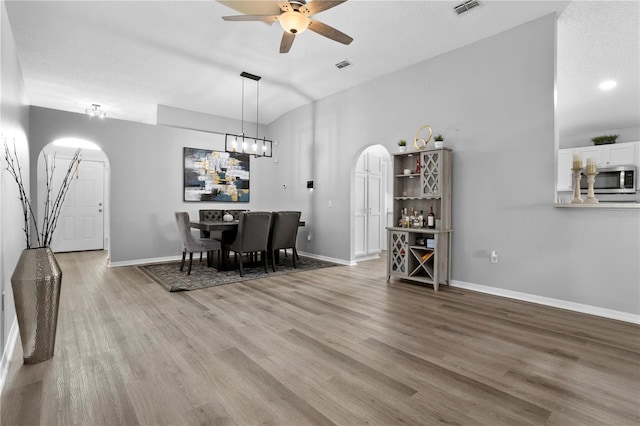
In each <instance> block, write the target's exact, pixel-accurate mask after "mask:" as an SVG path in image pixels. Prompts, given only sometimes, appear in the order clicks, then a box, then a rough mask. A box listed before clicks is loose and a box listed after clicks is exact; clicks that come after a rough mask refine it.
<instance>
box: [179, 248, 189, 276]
mask: <svg viewBox="0 0 640 426" xmlns="http://www.w3.org/2000/svg"><path fill="white" fill-rule="evenodd" d="M186 255H187V252H186V251H183V252H182V262H180V272H182V270H183V269H184V258H185V256H186Z"/></svg>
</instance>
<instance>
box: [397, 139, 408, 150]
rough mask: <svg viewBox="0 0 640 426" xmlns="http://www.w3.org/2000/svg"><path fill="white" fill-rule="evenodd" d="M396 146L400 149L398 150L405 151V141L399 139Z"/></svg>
mask: <svg viewBox="0 0 640 426" xmlns="http://www.w3.org/2000/svg"><path fill="white" fill-rule="evenodd" d="M398 148H399V149H400V152H405V151H406V150H407V141H406V140H404V139H400V141H399V142H398Z"/></svg>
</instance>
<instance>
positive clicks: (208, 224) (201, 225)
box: [189, 220, 306, 271]
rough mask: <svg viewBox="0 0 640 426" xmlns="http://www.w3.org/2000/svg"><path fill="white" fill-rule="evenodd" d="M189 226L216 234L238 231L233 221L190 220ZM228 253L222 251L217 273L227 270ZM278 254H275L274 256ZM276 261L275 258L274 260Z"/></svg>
mask: <svg viewBox="0 0 640 426" xmlns="http://www.w3.org/2000/svg"><path fill="white" fill-rule="evenodd" d="M305 225H306V222H305V221H303V220H301V221H299V222H298V227H304V226H305ZM189 226H190V227H192V228H195V229H199V230H201V231H208V232H216V231H235V230H237V229H238V221H237V220H233V221H230V222H226V221H223V220H192V221H189ZM228 255H229V253H228V252H227V251H226V250H224V249H223V250H222V262H221V264H220V265H216V267H217V269H218V270H219V271H226V270H229V265H228V262H227V258H228ZM277 255H278V253H276V256H277ZM276 260H277V258H276Z"/></svg>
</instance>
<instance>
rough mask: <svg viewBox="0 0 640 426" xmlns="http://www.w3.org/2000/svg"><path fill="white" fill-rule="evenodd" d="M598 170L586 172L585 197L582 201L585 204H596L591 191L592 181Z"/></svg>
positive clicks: (596, 201)
mask: <svg viewBox="0 0 640 426" xmlns="http://www.w3.org/2000/svg"><path fill="white" fill-rule="evenodd" d="M597 174H598V172H587V173H586V175H587V199H586V200H585V201H584V203H585V204H598V203H599V202H600V201H598V200H597V199H596V197H595V195H594V193H593V183H594V182H595V180H596V175H597Z"/></svg>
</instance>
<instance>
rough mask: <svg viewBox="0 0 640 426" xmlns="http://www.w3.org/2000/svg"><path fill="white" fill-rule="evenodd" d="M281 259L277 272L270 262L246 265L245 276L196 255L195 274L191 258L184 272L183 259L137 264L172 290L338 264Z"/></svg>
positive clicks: (305, 259)
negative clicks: (294, 263)
mask: <svg viewBox="0 0 640 426" xmlns="http://www.w3.org/2000/svg"><path fill="white" fill-rule="evenodd" d="M232 262H233V260H232ZM280 263H281V264H280V265H276V272H273V269H271V265H269V268H268V270H269V272H268V273H267V274H265V272H264V265H262V266H244V268H243V270H244V272H243V276H242V277H241V276H240V272H239V271H238V270H237V269H236V270H231V271H218V270H217V269H215V268H208V267H207V261H206V260H203V261H202V262H200V261H197V260H195V259H194V261H193V265H192V267H191V275H187V266H188V261H187V262H185V265H184V271H182V272H180V262H179V261H177V262H168V263H156V264H153V265H142V266H138V267H137V268H138V269H140V271H142V272H143V273H144V274H145V275H147V276H148V277H150V278H151V279H153V280H154V281H155V282H157V283H158V284H160V285H161V286H162V287H164V288H165V289H167V290H169V291H185V290H198V289H201V288H207V287H214V286H218V285H223V284H231V283H237V282H240V281H247V280H255V279H258V278H268V277H273V276H276V275H284V274H290V273H292V272H302V271H310V270H313V269H319V268H326V267H329V266H336V264H335V263H331V262H325V261H322V260H317V259H311V258H309V257H300V260H299V261H296V264H297V265H298V267H297V268H294V267H293V262H292V261H291V256H289V257H288V258H284V259H281V262H280Z"/></svg>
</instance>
